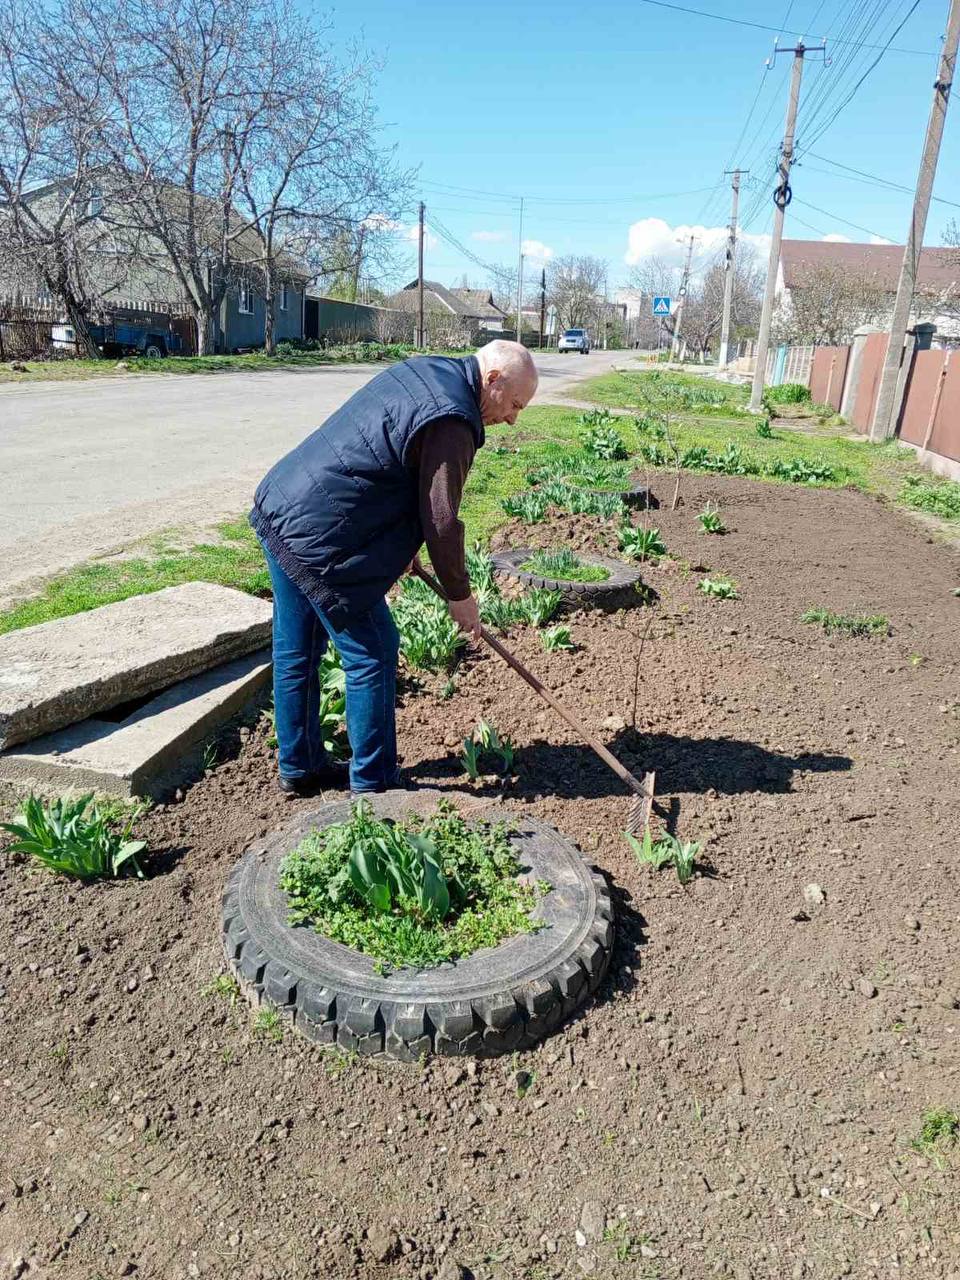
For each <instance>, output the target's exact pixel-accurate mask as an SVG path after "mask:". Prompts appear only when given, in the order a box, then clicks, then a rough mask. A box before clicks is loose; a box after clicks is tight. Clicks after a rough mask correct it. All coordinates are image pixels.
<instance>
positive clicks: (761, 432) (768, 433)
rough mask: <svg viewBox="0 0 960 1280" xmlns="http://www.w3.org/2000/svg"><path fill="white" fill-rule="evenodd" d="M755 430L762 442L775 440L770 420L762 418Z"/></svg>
mask: <svg viewBox="0 0 960 1280" xmlns="http://www.w3.org/2000/svg"><path fill="white" fill-rule="evenodd" d="M754 430H755V431H756V433H757V435H758V436H759V437H760V439H761V440H772V439H773V430H772V428H771V426H770V419H769V418H761V419H760V421H759V422H758V423H757V425H756V427H755V428H754Z"/></svg>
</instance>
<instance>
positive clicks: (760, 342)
mask: <svg viewBox="0 0 960 1280" xmlns="http://www.w3.org/2000/svg"><path fill="white" fill-rule="evenodd" d="M824 49H826V45H816V46H814V47H812V48H807V47H806V46H805V45H804V44H803V43H801V44H798V45H797V46H796V48H795V49H777V50H775V55H776V54H777V53H792V54H793V75H792V77H791V79H790V100H789V102H788V103H787V121H786V124H785V125H784V129H783V145H782V146H781V148H780V163H779V164H778V166H777V185H776V187H775V188H774V192H773V203H774V205H775V206H776V207H775V210H774V215H773V235H772V236H771V238H770V261H769V262H768V264H767V287H766V289H765V290H764V294H763V310H762V311H761V312H760V332H759V333H758V334H757V367H756V368H755V369H754V371H753V388H752V389H751V392H750V405H749V408H750V412H751V413H759V412H760V410H761V409H762V408H763V383H764V378H765V377H766V373H767V350H768V349H769V346H770V326H771V324H772V321H773V303H774V299H775V298H776V293H777V273H778V271H779V268H780V246H781V244H782V243H783V215H784V211H785V209H786V207H787V205H788V204H789V203H790V200H791V198H792V195H793V193H792V192H791V190H790V168H791V166H792V165H793V137H794V133H795V132H796V127H797V105H798V103H799V102H800V81H801V79H802V78H803V55H804V54H805V53H811V52H813V53H819V52H820V51H821V50H824Z"/></svg>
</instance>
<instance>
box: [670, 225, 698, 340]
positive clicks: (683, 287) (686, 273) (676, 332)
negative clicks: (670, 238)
mask: <svg viewBox="0 0 960 1280" xmlns="http://www.w3.org/2000/svg"><path fill="white" fill-rule="evenodd" d="M695 242H696V236H691V237H690V244H689V247H688V248H687V261H686V265H685V266H684V268H683V280H682V281H681V283H680V294H679V297H678V298H677V323H676V324H675V325H674V328H673V342H672V343H671V344H670V355H671V356H675V355H676V354H677V352H678V351H679V350H680V349H681V348H680V330H681V327H682V325H683V304H684V302H685V301H686V298H687V286H688V285H689V283H690V264H691V262H692V261H693V246H694V244H695Z"/></svg>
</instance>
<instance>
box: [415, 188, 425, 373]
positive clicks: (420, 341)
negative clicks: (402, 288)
mask: <svg viewBox="0 0 960 1280" xmlns="http://www.w3.org/2000/svg"><path fill="white" fill-rule="evenodd" d="M417 263H418V267H417V271H418V275H417V318H418V323H417V348H418V350H420V351H423V349H424V348H425V347H426V345H427V343H426V335H425V334H424V332H423V201H422V200H421V201H420V236H419V240H418V244H417Z"/></svg>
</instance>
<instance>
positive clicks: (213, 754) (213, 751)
mask: <svg viewBox="0 0 960 1280" xmlns="http://www.w3.org/2000/svg"><path fill="white" fill-rule="evenodd" d="M218 754H219V750H218V747H217V740H216V738H211V739H210V741H209V742H208V743H206V744H205V746H204V748H203V756H202V757H201V761H200V763H201V766H202V768H203V771H204V773H206V772H207V770H208V769H215V768H216V766H217V756H218Z"/></svg>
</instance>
